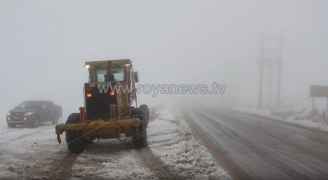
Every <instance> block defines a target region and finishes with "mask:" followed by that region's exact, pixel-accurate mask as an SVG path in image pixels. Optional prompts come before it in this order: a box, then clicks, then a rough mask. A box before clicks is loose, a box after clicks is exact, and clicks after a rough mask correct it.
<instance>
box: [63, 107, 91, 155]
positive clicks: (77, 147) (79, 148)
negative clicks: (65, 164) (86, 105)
mask: <svg viewBox="0 0 328 180" xmlns="http://www.w3.org/2000/svg"><path fill="white" fill-rule="evenodd" d="M79 120H80V114H79V113H72V114H71V115H70V116H69V117H68V119H67V121H66V124H76V123H79ZM66 144H67V148H68V150H69V151H70V152H71V153H77V154H78V153H82V152H83V151H84V149H85V146H86V142H85V141H84V139H83V138H82V137H81V133H80V132H78V131H66Z"/></svg>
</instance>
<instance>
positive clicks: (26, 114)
mask: <svg viewBox="0 0 328 180" xmlns="http://www.w3.org/2000/svg"><path fill="white" fill-rule="evenodd" d="M32 114H33V112H26V113H25V114H24V116H31V115H32Z"/></svg>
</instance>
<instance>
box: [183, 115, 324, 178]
mask: <svg viewBox="0 0 328 180" xmlns="http://www.w3.org/2000/svg"><path fill="white" fill-rule="evenodd" d="M185 114H186V115H185V116H186V119H187V122H188V123H189V125H190V127H191V129H192V131H193V133H194V134H195V136H196V137H197V138H199V139H200V140H201V141H202V142H203V143H204V145H205V146H207V147H208V149H209V150H210V152H211V153H212V154H213V156H214V157H215V158H216V159H217V161H218V162H219V163H220V164H221V165H222V166H223V167H224V168H225V169H226V170H227V171H228V172H229V173H230V174H231V176H232V177H233V178H234V179H236V180H248V179H252V180H303V179H304V180H308V179H311V180H312V179H313V180H324V179H326V180H327V179H328V133H324V132H320V131H315V130H311V129H307V128H303V127H299V126H294V125H291V124H287V123H284V122H282V121H278V120H272V119H267V118H263V117H259V116H253V115H249V114H245V113H240V112H236V111H232V110H217V109H205V110H204V109H202V110H200V109H196V110H195V109H193V110H190V111H189V112H187V113H185Z"/></svg>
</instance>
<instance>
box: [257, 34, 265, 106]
mask: <svg viewBox="0 0 328 180" xmlns="http://www.w3.org/2000/svg"><path fill="white" fill-rule="evenodd" d="M259 46H260V55H259V58H258V65H259V73H260V74H259V75H260V77H259V92H258V93H259V94H258V103H257V108H258V109H262V108H263V80H264V79H263V76H264V60H263V59H264V39H263V37H261V39H260V43H259Z"/></svg>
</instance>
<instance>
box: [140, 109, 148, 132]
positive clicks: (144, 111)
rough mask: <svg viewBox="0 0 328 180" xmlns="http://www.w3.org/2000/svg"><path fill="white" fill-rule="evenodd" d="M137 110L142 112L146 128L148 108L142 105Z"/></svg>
mask: <svg viewBox="0 0 328 180" xmlns="http://www.w3.org/2000/svg"><path fill="white" fill-rule="evenodd" d="M139 109H140V110H141V111H142V112H143V116H144V121H145V122H146V127H148V123H149V108H148V106H147V105H145V104H143V105H141V106H140V107H139Z"/></svg>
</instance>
